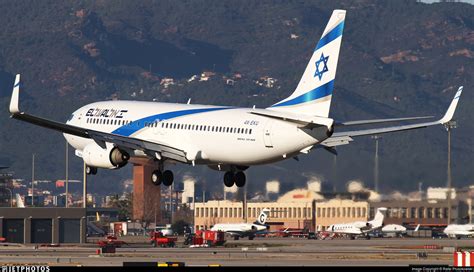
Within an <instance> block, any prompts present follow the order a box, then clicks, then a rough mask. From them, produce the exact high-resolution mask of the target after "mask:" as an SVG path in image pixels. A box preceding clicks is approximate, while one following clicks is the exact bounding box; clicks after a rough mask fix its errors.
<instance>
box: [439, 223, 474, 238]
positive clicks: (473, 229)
mask: <svg viewBox="0 0 474 272" xmlns="http://www.w3.org/2000/svg"><path fill="white" fill-rule="evenodd" d="M443 232H444V233H445V234H446V235H447V236H448V237H449V238H456V239H461V238H462V237H473V236H474V224H464V225H458V224H450V225H448V226H447V227H446V228H445V229H444V231H443Z"/></svg>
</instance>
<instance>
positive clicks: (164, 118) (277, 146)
mask: <svg viewBox="0 0 474 272" xmlns="http://www.w3.org/2000/svg"><path fill="white" fill-rule="evenodd" d="M251 110H252V109H249V108H233V107H219V106H208V105H192V104H174V103H158V102H141V101H104V102H96V103H92V104H89V105H86V106H83V107H81V108H80V109H78V110H76V111H75V112H74V113H73V115H72V116H71V117H70V119H69V120H68V122H67V123H68V124H70V125H74V126H78V127H83V128H88V129H92V130H96V131H101V132H107V133H113V134H118V135H122V136H129V137H133V138H137V139H140V140H146V141H150V142H158V143H160V144H164V145H169V146H173V147H175V148H179V149H181V150H183V151H184V152H185V153H186V158H187V159H188V161H189V162H194V163H196V164H207V165H216V166H220V165H239V166H250V165H258V164H264V163H271V162H275V161H279V160H283V159H285V158H287V157H292V156H294V155H296V154H298V153H299V152H300V151H301V150H303V149H305V148H307V147H311V146H313V145H315V144H317V143H318V142H321V141H323V140H324V139H326V138H327V136H326V132H327V131H326V130H325V129H326V128H325V127H324V130H323V127H319V128H317V129H313V130H310V131H309V132H308V130H303V129H300V128H299V127H298V124H296V123H291V122H285V121H282V120H278V119H274V118H269V117H264V116H259V115H255V114H251V113H249V112H250V111H251ZM269 112H271V111H269ZM316 130H318V131H316ZM310 133H311V134H313V136H312V135H310ZM314 134H317V135H318V137H317V138H318V139H316V138H315V137H314ZM319 135H321V136H319ZM64 136H65V138H66V139H67V141H68V142H69V143H70V144H71V145H72V146H73V147H74V148H75V149H77V150H79V151H80V150H83V149H84V148H85V146H87V145H90V144H96V143H95V142H94V141H93V140H92V139H87V138H81V137H76V136H73V135H68V134H64ZM130 155H132V156H140V155H144V154H140V152H136V153H135V154H130Z"/></svg>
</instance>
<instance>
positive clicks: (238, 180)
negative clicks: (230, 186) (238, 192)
mask: <svg viewBox="0 0 474 272" xmlns="http://www.w3.org/2000/svg"><path fill="white" fill-rule="evenodd" d="M234 180H235V185H237V187H244V186H245V180H246V178H245V174H244V172H237V173H236V174H235V176H234Z"/></svg>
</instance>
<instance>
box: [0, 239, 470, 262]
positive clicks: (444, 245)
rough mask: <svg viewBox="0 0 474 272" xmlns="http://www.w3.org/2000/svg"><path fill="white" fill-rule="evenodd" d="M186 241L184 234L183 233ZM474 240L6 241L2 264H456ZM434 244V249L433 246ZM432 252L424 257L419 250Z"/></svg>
mask: <svg viewBox="0 0 474 272" xmlns="http://www.w3.org/2000/svg"><path fill="white" fill-rule="evenodd" d="M181 241H182V239H181ZM472 245H473V240H450V239H441V240H433V239H410V238H405V239H395V238H389V239H371V240H349V239H334V240H308V239H303V238H257V239H255V240H253V241H249V240H243V239H242V240H239V241H233V240H229V241H228V242H227V243H226V247H214V248H187V247H178V248H153V247H151V246H150V245H149V244H146V243H133V244H129V245H126V246H124V247H123V248H118V249H117V252H116V253H115V254H114V253H110V254H103V255H98V254H96V250H97V248H98V247H97V246H95V245H94V244H87V245H85V246H67V247H63V246H61V247H49V248H48V247H39V248H38V249H35V248H34V246H32V245H27V246H3V247H1V246H0V264H20V263H23V264H24V263H27V264H48V265H51V266H54V265H60V266H68V265H83V266H122V265H123V262H170V261H176V262H184V263H185V265H186V266H207V265H210V264H219V265H221V266H334V265H336V266H358V265H360V266H408V265H410V264H413V265H423V264H425V265H428V264H429V265H433V264H439V265H452V264H453V253H452V248H453V247H461V248H466V247H471V246H472ZM426 247H428V248H429V247H432V248H434V249H427V248H426ZM423 252H426V253H427V257H426V258H419V257H418V255H417V254H418V253H423Z"/></svg>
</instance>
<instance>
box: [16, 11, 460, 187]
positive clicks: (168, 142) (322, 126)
mask: <svg viewBox="0 0 474 272" xmlns="http://www.w3.org/2000/svg"><path fill="white" fill-rule="evenodd" d="M345 15H346V11H345V10H334V11H333V13H332V16H331V18H330V19H329V22H328V24H327V26H326V28H325V30H324V32H323V35H322V38H321V39H320V40H319V42H318V43H317V45H316V48H315V49H314V51H313V53H312V56H311V59H310V61H309V63H308V65H307V67H306V70H305V71H304V73H303V76H302V78H301V80H300V82H299V84H298V86H297V87H296V89H295V91H294V92H293V93H292V94H291V95H290V96H289V97H287V98H285V99H283V100H282V101H280V102H278V103H276V104H274V105H272V106H270V107H268V108H265V109H258V108H256V107H253V108H238V107H227V106H209V105H191V104H189V103H188V104H174V103H157V102H142V101H103V102H96V103H92V104H89V105H85V106H83V107H81V108H80V109H78V110H76V111H75V112H74V113H73V114H72V115H71V116H70V117H69V119H68V120H67V122H66V123H62V122H56V121H52V120H48V119H45V118H40V117H37V116H34V115H30V114H28V113H25V112H22V111H20V108H19V94H20V75H17V76H16V79H15V84H14V88H13V93H12V97H11V101H10V113H11V117H12V118H15V119H18V120H22V121H25V122H29V123H32V124H35V125H39V126H43V127H46V128H49V129H53V130H57V131H60V132H62V133H63V134H64V137H65V138H66V140H67V141H68V143H69V144H71V145H72V146H73V147H74V148H75V149H76V151H75V154H76V155H77V156H79V157H81V158H82V159H83V160H84V162H85V164H86V165H87V168H86V172H87V173H88V174H96V173H97V168H104V169H118V168H121V167H123V166H125V165H126V164H127V162H128V161H129V159H130V158H131V157H145V158H148V159H150V160H151V161H153V162H154V164H155V166H156V170H155V171H153V172H152V174H151V177H150V178H151V181H152V182H153V183H154V184H155V185H160V184H164V185H166V186H169V185H171V184H172V183H173V179H174V178H173V172H172V171H170V170H169V169H166V168H167V167H168V166H169V165H170V164H174V163H178V162H179V163H185V164H189V165H193V166H194V165H197V164H200V165H207V166H208V167H210V168H211V169H215V170H219V171H225V174H224V178H223V179H224V184H225V185H226V186H228V187H231V186H233V185H234V184H235V185H237V186H238V187H242V186H244V185H245V182H246V177H245V174H244V172H243V171H244V170H246V169H248V168H249V167H250V166H253V165H261V164H267V163H273V162H277V161H280V160H284V159H288V158H296V156H297V155H299V154H307V153H308V152H309V151H310V150H312V149H315V148H317V147H323V148H324V149H325V150H327V151H329V152H331V153H333V154H337V153H336V150H335V148H334V147H335V146H338V145H345V144H349V143H350V142H351V141H353V137H358V136H364V135H373V134H382V133H389V132H395V131H403V130H410V129H418V128H424V127H428V126H434V125H439V124H445V123H447V122H448V121H450V120H451V118H452V117H453V114H454V111H455V109H456V106H457V103H458V100H459V96H460V95H461V91H462V87H460V88H459V90H458V92H457V93H456V95H455V97H454V99H453V101H452V102H451V105H450V106H449V108H448V110H447V112H446V114H445V115H444V117H443V118H441V119H440V120H438V121H430V122H423V123H416V124H410V125H400V126H392V127H384V128H375V129H363V130H348V131H337V130H339V128H347V127H351V126H356V125H367V124H377V123H386V122H395V121H406V120H418V119H422V118H428V117H410V118H394V119H377V120H362V121H349V122H338V121H335V120H334V119H332V118H329V117H328V116H329V108H330V104H331V98H332V93H333V89H334V80H335V77H336V67H337V62H338V58H339V49H340V46H341V41H342V32H343V28H344V23H345V21H344V19H345Z"/></svg>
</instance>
